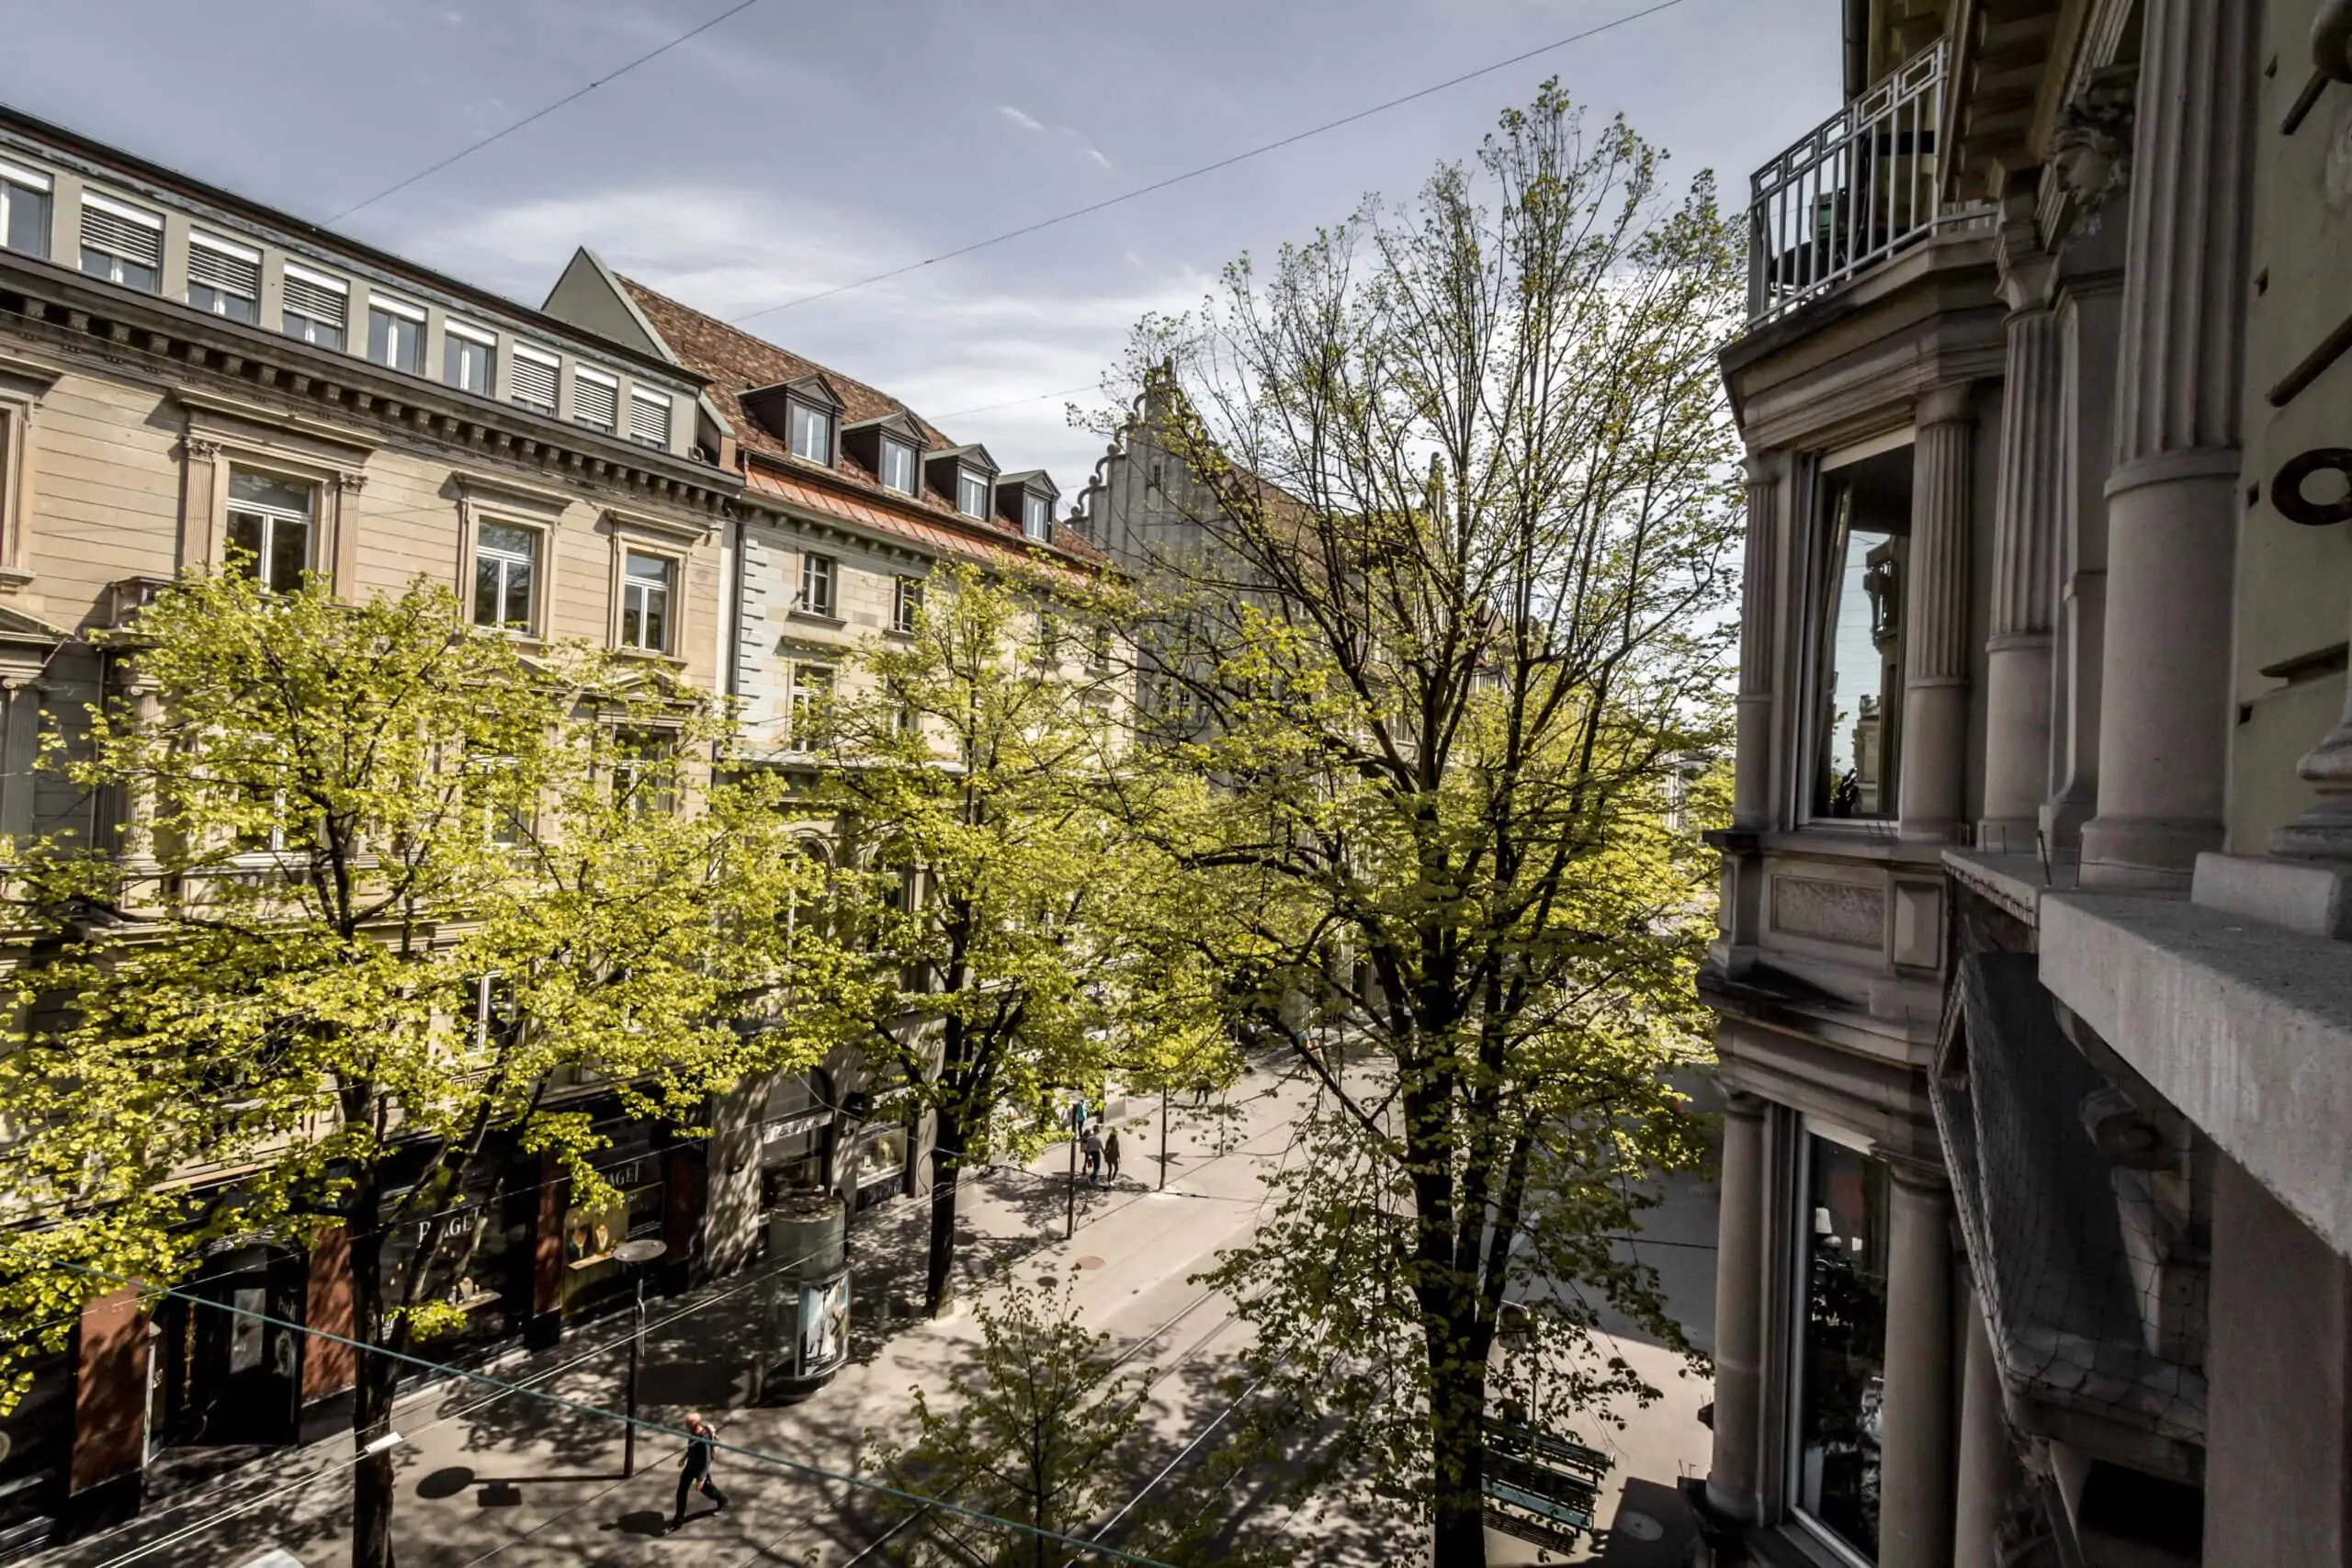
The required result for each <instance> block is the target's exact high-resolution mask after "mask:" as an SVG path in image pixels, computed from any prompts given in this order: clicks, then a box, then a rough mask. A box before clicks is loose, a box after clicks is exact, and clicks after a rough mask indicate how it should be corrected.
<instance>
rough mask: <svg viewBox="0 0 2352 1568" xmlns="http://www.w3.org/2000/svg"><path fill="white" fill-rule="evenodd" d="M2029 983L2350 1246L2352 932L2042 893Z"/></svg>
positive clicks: (2332, 1240)
mask: <svg viewBox="0 0 2352 1568" xmlns="http://www.w3.org/2000/svg"><path fill="white" fill-rule="evenodd" d="M2041 983H2042V984H2043V985H2044V986H2046V987H2049V989H2050V992H2051V994H2052V996H2054V997H2055V998H2057V999H2058V1000H2059V1001H2060V1002H2061V1003H2063V1004H2064V1005H2065V1006H2066V1007H2067V1008H2068V1009H2070V1010H2073V1011H2074V1012H2075V1014H2076V1016H2078V1017H2079V1018H2081V1019H2082V1021H2084V1022H2086V1023H2087V1024H2088V1025H2090V1027H2091V1028H2092V1029H2094V1030H2096V1031H2098V1034H2099V1035H2100V1037H2101V1038H2102V1039H2103V1040H2105V1041H2106V1043H2108V1045H2109V1047H2110V1048H2112V1049H2113V1050H2114V1051H2115V1052H2116V1053H2117V1055H2120V1056H2121V1057H2122V1058H2123V1059H2124V1060H2125V1061H2126V1062H2128V1063H2130V1064H2131V1067H2132V1069H2133V1070H2134V1071H2136V1072H2138V1073H2139V1074H2140V1075H2141V1076H2142V1077H2144V1078H2146V1079H2147V1081H2148V1083H2149V1084H2150V1086H2151V1087H2153V1088H2154V1089H2155V1090H2156V1091H2157V1092H2158V1093H2159V1094H2162V1095H2163V1096H2164V1097H2165V1099H2166V1100H2169V1101H2170V1102H2171V1103H2172V1105H2173V1106H2174V1108H2175V1109H2177V1110H2178V1111H2180V1112H2181V1114H2183V1115H2184V1116H2186V1117H2188V1120H2189V1121H2190V1122H2194V1123H2195V1124H2196V1125H2197V1127H2198V1128H2199V1130H2200V1131H2202V1132H2203V1133H2204V1134H2205V1135H2206V1136H2208V1137H2210V1138H2211V1139H2212V1141H2213V1142H2214V1143H2215V1144H2216V1145H2219V1146H2220V1147H2221V1148H2222V1151H2223V1152H2224V1153H2226V1154H2228V1155H2229V1156H2230V1157H2231V1158H2233V1159H2234V1160H2236V1161H2237V1162H2238V1163H2239V1164H2240V1165H2241V1166H2243V1167H2244V1168H2245V1169H2246V1170H2247V1171H2248V1172H2249V1173H2250V1174H2251V1175H2253V1176H2254V1178H2255V1179H2256V1180H2258V1181H2260V1182H2261V1183H2262V1184H2263V1186H2264V1187H2266V1188H2267V1189H2268V1190H2270V1191H2271V1193H2272V1194H2274V1195H2275V1196H2276V1197H2277V1198H2278V1201H2280V1202H2281V1203H2283V1204H2285V1205H2286V1206H2287V1208H2288V1209H2290V1211H2292V1212H2293V1213H2294V1214H2295V1215H2296V1217H2297V1218H2299V1219H2301V1221H2302V1222H2303V1224H2307V1225H2309V1226H2310V1227H2311V1228H2312V1230H2313V1231H2314V1232H2316V1233H2317V1234H2318V1235H2320V1236H2321V1237H2322V1238H2323V1239H2324V1240H2325V1241H2326V1242H2327V1244H2328V1245H2329V1246H2330V1247H2334V1248H2335V1250H2336V1251H2337V1252H2338V1253H2341V1254H2345V1255H2347V1256H2352V1136H2347V1135H2346V1129H2347V1128H2352V943H2346V942H2331V941H2328V940H2325V939H2324V938H2320V937H2313V936H2305V935H2302V934H2300V933H2298V932H2295V931H2288V930H2284V929H2282V928H2281V927H2278V926H2276V925H2272V924H2269V923H2267V922H2265V921H2261V920H2257V919H2253V918H2251V917H2247V916H2244V915H2233V914H2231V913H2228V912H2225V911H2222V910H2216V909H2213V908H2205V907H2201V906H2199V905H2196V904H2192V903H2188V902H2187V901H2185V900H2181V899H2177V898H2151V897H2134V896H2131V895H2129V894H2089V893H2052V894H2048V895H2045V896H2044V897H2042V899H2041Z"/></svg>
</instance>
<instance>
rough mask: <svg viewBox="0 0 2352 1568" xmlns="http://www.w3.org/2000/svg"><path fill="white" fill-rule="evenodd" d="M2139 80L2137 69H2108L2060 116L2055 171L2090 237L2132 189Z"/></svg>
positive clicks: (2054, 135) (2052, 155) (2055, 139)
mask: <svg viewBox="0 0 2352 1568" xmlns="http://www.w3.org/2000/svg"><path fill="white" fill-rule="evenodd" d="M2139 75H2140V73H2139V68H2138V67H2137V66H2132V65H2110V66H2108V67H2107V68H2105V69H2104V70H2101V71H2099V72H2097V73H2094V74H2093V75H2092V77H2091V79H2090V80H2089V81H2088V82H2087V83H2086V84H2085V85H2084V86H2083V90H2082V91H2081V93H2080V94H2078V95H2077V96H2075V97H2074V98H2072V99H2070V100H2069V101H2068V102H2067V104H2066V107H2064V108H2063V109H2061V110H2059V112H2058V129H2057V130H2056V131H2055V132H2053V133H2052V136H2051V138H2050V167H2051V170H2052V174H2053V175H2054V176H2055V178H2056V180H2057V182H2058V186H2059V188H2060V189H2061V190H2062V191H2063V192H2064V194H2065V195H2066V196H2067V197H2068V198H2069V199H2070V201H2071V203H2072V205H2073V208H2074V211H2075V225H2076V227H2077V228H2079V229H2080V230H2081V231H2082V232H2084V233H2086V234H2095V233H2097V232H2098V222H2099V209H2101V208H2103V207H2105V206H2106V205H2107V203H2108V202H2109V200H2110V199H2111V198H2113V197H2115V196H2116V195H2117V194H2118V193H2119V192H2121V191H2123V190H2125V189H2127V188H2129V186H2131V130H2132V107H2133V105H2134V103H2135V101H2136V99H2137V97H2138V87H2139Z"/></svg>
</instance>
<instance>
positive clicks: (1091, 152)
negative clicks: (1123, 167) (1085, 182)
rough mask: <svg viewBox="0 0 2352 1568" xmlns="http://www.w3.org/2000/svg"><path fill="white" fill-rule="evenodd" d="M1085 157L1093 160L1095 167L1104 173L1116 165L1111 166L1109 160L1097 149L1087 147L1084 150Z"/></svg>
mask: <svg viewBox="0 0 2352 1568" xmlns="http://www.w3.org/2000/svg"><path fill="white" fill-rule="evenodd" d="M1086 155H1087V156H1088V157H1090V158H1091V159H1093V160H1094V162H1095V165H1096V166H1097V167H1099V168H1101V169H1103V170H1105V171H1108V170H1111V169H1114V168H1115V167H1117V165H1116V164H1113V163H1112V162H1111V160H1110V159H1108V158H1105V157H1104V156H1103V153H1102V152H1101V150H1100V149H1098V148H1093V147H1089V148H1088V149H1087V150H1086Z"/></svg>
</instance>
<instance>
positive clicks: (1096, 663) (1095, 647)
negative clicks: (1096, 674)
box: [1087, 626, 1115, 670]
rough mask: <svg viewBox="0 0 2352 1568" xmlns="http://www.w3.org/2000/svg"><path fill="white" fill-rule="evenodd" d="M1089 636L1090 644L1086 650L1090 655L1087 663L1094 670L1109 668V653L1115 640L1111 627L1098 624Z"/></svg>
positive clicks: (1112, 649) (1110, 653)
mask: <svg viewBox="0 0 2352 1568" xmlns="http://www.w3.org/2000/svg"><path fill="white" fill-rule="evenodd" d="M1091 637H1092V640H1091V647H1090V648H1089V649H1088V650H1087V651H1088V654H1089V656H1090V657H1089V660H1088V662H1089V664H1090V665H1091V667H1092V668H1094V669H1096V670H1108V669H1109V668H1111V655H1112V653H1113V651H1114V641H1115V638H1114V637H1113V635H1112V631H1111V628H1110V627H1109V626H1096V627H1095V628H1094V630H1093V632H1092V634H1091Z"/></svg>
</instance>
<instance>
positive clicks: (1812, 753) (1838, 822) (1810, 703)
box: [1789, 448, 1910, 839]
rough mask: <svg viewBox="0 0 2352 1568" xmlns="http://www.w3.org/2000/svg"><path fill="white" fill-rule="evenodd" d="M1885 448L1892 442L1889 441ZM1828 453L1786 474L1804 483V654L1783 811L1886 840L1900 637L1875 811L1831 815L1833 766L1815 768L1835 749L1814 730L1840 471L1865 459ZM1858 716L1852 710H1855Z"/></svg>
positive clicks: (1827, 695)
mask: <svg viewBox="0 0 2352 1568" xmlns="http://www.w3.org/2000/svg"><path fill="white" fill-rule="evenodd" d="M1892 449H1894V448H1890V450H1892ZM1877 455H1879V454H1877V453H1876V452H1875V451H1873V452H1871V453H1870V454H1869V456H1877ZM1827 457H1828V459H1829V461H1828V462H1827V464H1826V466H1825V461H1824V457H1821V456H1815V457H1809V458H1807V459H1806V460H1805V461H1804V463H1803V464H1802V465H1801V466H1800V467H1799V468H1798V469H1797V471H1796V474H1795V475H1794V477H1793V482H1796V483H1798V484H1801V485H1802V487H1803V489H1802V490H1801V491H1800V492H1799V493H1800V494H1802V495H1803V496H1804V506H1803V509H1802V516H1803V519H1804V536H1803V545H1804V548H1803V551H1802V559H1803V562H1804V578H1803V591H1804V592H1803V600H1802V603H1803V615H1804V618H1803V620H1802V621H1801V622H1800V623H1799V624H1800V626H1801V628H1802V635H1803V642H1802V645H1801V647H1800V649H1799V654H1798V657H1799V658H1800V660H1802V661H1803V668H1802V674H1801V678H1800V680H1799V682H1798V687H1797V689H1798V690H1799V691H1800V692H1801V693H1802V694H1803V701H1802V702H1801V703H1800V704H1799V705H1798V706H1797V709H1796V711H1795V713H1794V714H1793V715H1792V716H1791V720H1790V724H1791V727H1792V728H1793V730H1794V740H1795V745H1794V747H1793V750H1794V753H1795V755H1794V758H1793V771H1794V773H1795V779H1794V781H1793V782H1794V784H1795V788H1794V790H1793V792H1792V795H1791V800H1790V807H1789V816H1790V818H1792V820H1793V821H1794V823H1795V824H1796V825H1797V826H1799V827H1801V828H1804V829H1808V830H1812V829H1818V830H1821V831H1826V832H1830V833H1839V834H1846V835H1850V836H1853V837H1859V838H1869V839H1885V838H1891V837H1893V836H1894V833H1895V831H1896V829H1897V827H1898V825H1899V822H1900V819H1901V817H1900V811H1901V801H1900V792H1901V789H1902V782H1903V781H1902V761H1903V759H1902V735H1901V725H1902V720H1903V711H1902V710H1903V706H1904V704H1903V701H1902V694H1903V691H1904V689H1905V687H1907V684H1908V673H1909V672H1908V669H1907V660H1906V658H1905V651H1904V648H1903V642H1902V640H1898V641H1897V643H1896V668H1897V670H1898V671H1901V674H1900V676H1899V677H1898V685H1897V690H1896V693H1895V697H1896V701H1895V703H1894V712H1893V714H1892V715H1891V716H1889V715H1886V714H1882V715H1881V717H1880V720H1879V789H1880V791H1881V793H1882V794H1883V795H1885V796H1886V797H1887V798H1886V799H1885V802H1884V804H1883V806H1882V807H1881V808H1880V809H1879V810H1878V811H1877V812H1875V813H1873V814H1871V815H1870V816H1866V817H1865V816H1852V817H1838V816H1833V815H1831V814H1830V812H1829V810H1828V808H1827V802H1828V799H1829V795H1828V792H1829V791H1830V790H1832V789H1834V787H1835V782H1834V773H1833V776H1831V777H1828V778H1825V777H1824V776H1823V772H1822V770H1823V767H1824V765H1825V759H1834V757H1835V755H1836V753H1835V751H1834V750H1825V748H1826V747H1834V744H1835V737H1834V736H1825V735H1824V734H1823V733H1822V732H1821V729H1820V726H1821V725H1822V724H1823V722H1824V715H1825V707H1826V705H1829V704H1832V703H1833V702H1834V699H1835V694H1836V684H1837V680H1838V668H1837V658H1836V654H1837V646H1836V645H1837V641H1838V627H1837V626H1836V624H1835V623H1834V622H1833V621H1832V619H1831V616H1830V610H1831V607H1832V605H1833V604H1836V603H1837V601H1838V598H1840V597H1841V596H1842V593H1843V586H1842V582H1841V581H1840V574H1841V573H1842V572H1843V570H1844V568H1845V553H1846V550H1845V547H1844V541H1841V540H1840V538H1839V537H1838V523H1839V518H1840V516H1841V514H1843V513H1845V509H1846V508H1848V507H1849V506H1850V505H1851V494H1850V491H1851V487H1850V486H1849V484H1848V483H1847V482H1846V480H1845V479H1844V478H1843V476H1844V475H1845V472H1846V470H1848V469H1849V468H1852V467H1854V466H1856V465H1857V464H1859V463H1860V462H1862V461H1867V460H1868V457H1856V458H1852V459H1850V460H1848V459H1846V458H1845V455H1844V454H1842V453H1832V454H1828V455H1827ZM1852 532H1853V528H1852V525H1851V522H1850V517H1849V521H1848V523H1847V527H1846V533H1847V536H1849V537H1850V536H1851V534H1852ZM1863 532H1865V533H1871V534H1884V535H1885V536H1887V537H1888V538H1889V539H1904V538H1907V534H1905V533H1896V532H1890V531H1889V530H1886V529H1882V528H1867V529H1864V530H1863ZM1908 588H1909V583H1908V581H1907V580H1906V574H1903V573H1898V574H1897V576H1896V580H1895V592H1896V593H1897V594H1898V595H1902V594H1905V592H1907V590H1908ZM1908 613H1909V607H1908V605H1907V604H1901V603H1899V602H1898V604H1897V607H1896V617H1897V626H1898V628H1899V629H1898V631H1897V633H1896V636H1897V637H1898V639H1907V638H1908V637H1909V635H1910V627H1909V625H1908ZM1833 716H1834V715H1833ZM1857 716H1858V717H1859V714H1858V715H1857ZM1890 717H1891V718H1892V720H1893V723H1892V726H1890V724H1889V718H1890ZM1889 728H1894V731H1895V734H1894V747H1893V748H1892V749H1890V748H1889V747H1888V746H1887V743H1886V742H1887V735H1888V730H1889ZM1890 762H1891V763H1892V766H1891V767H1890V765H1889V764H1890Z"/></svg>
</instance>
